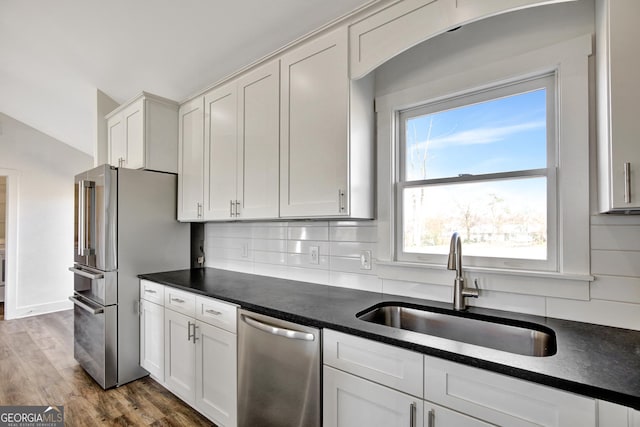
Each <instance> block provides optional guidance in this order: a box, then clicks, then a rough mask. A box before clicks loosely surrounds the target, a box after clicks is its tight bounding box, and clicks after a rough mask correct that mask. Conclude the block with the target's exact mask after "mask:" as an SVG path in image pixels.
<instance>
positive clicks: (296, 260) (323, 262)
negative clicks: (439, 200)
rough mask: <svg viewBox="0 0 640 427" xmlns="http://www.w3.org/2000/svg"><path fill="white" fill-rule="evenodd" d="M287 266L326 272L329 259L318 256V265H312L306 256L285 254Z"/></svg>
mask: <svg viewBox="0 0 640 427" xmlns="http://www.w3.org/2000/svg"><path fill="white" fill-rule="evenodd" d="M287 265H290V266H295V267H303V268H310V269H313V270H318V269H322V270H328V269H329V257H328V256H322V255H321V256H320V259H319V263H318V264H312V263H311V260H310V258H309V255H308V254H287Z"/></svg>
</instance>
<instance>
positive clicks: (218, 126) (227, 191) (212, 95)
mask: <svg viewBox="0 0 640 427" xmlns="http://www.w3.org/2000/svg"><path fill="white" fill-rule="evenodd" d="M236 94H237V91H236V86H235V84H233V83H231V84H228V85H226V86H223V87H221V88H219V89H215V90H213V91H211V92H209V93H208V94H206V95H205V98H204V99H205V111H206V114H205V131H204V134H205V141H206V143H205V150H206V157H205V175H208V176H209V179H208V180H207V181H206V182H205V213H204V215H205V219H229V218H231V217H232V209H231V206H230V203H231V202H235V200H236V158H237V149H236V147H237V136H238V123H237V96H236Z"/></svg>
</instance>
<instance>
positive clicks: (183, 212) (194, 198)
mask: <svg viewBox="0 0 640 427" xmlns="http://www.w3.org/2000/svg"><path fill="white" fill-rule="evenodd" d="M178 117H179V131H178V134H179V135H178V136H179V138H178V141H179V144H178V220H179V221H202V220H204V215H203V211H204V161H205V153H204V152H205V150H204V97H199V98H196V99H194V100H192V101H189V102H187V103H185V104H182V105H181V106H180V110H179V112H178Z"/></svg>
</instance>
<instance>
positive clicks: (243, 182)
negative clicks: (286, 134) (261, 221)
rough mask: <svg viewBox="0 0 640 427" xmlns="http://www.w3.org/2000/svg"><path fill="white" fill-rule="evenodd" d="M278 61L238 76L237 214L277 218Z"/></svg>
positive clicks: (247, 216)
mask: <svg viewBox="0 0 640 427" xmlns="http://www.w3.org/2000/svg"><path fill="white" fill-rule="evenodd" d="M279 119H280V61H273V62H270V63H267V64H266V65H263V66H261V67H260V68H258V69H256V70H254V71H252V72H250V73H249V74H247V75H246V76H243V77H241V78H240V79H239V80H238V162H237V171H238V172H237V186H238V191H237V194H238V196H237V198H238V204H237V205H236V208H237V209H236V216H237V217H238V218H239V219H257V218H277V217H278V210H279V204H278V203H279V202H278V200H279V198H278V197H279V190H280V188H279V173H278V171H279V161H280V160H279V159H280V158H279V150H280V126H279V125H280V123H279Z"/></svg>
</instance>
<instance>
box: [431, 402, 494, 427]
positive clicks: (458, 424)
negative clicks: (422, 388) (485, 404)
mask: <svg viewBox="0 0 640 427" xmlns="http://www.w3.org/2000/svg"><path fill="white" fill-rule="evenodd" d="M424 420H425V425H426V426H428V427H448V426H455V427H491V426H494V424H487V423H485V422H484V421H480V420H477V419H475V418H471V417H468V416H466V415H464V414H461V413H459V412H455V411H452V410H450V409H447V408H443V407H442V406H438V405H434V404H433V403H431V402H425V403H424Z"/></svg>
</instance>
